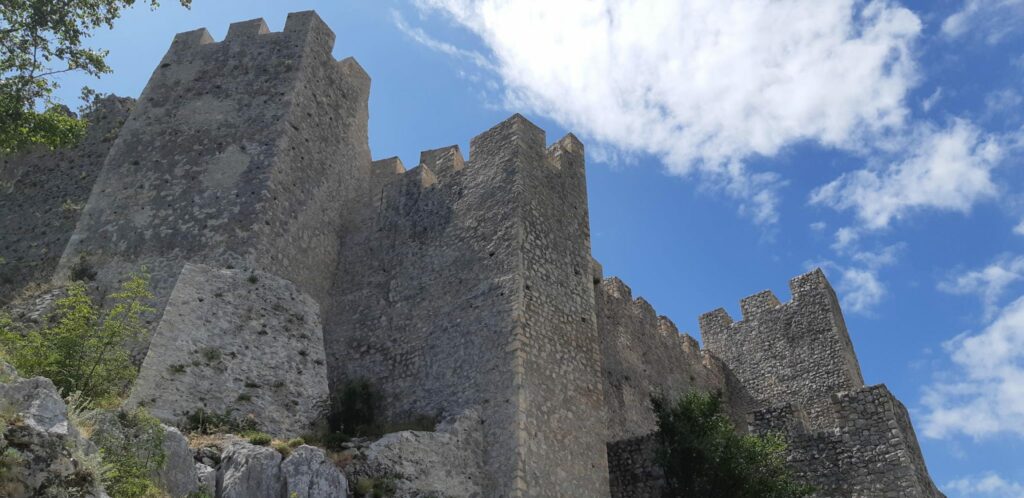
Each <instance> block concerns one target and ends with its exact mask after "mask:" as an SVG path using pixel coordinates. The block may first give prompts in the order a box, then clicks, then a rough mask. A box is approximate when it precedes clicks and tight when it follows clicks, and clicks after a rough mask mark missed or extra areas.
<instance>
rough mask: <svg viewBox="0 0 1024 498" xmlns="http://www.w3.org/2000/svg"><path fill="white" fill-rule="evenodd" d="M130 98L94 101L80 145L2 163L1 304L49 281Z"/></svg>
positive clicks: (129, 107) (122, 121) (124, 115)
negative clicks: (35, 285)
mask: <svg viewBox="0 0 1024 498" xmlns="http://www.w3.org/2000/svg"><path fill="white" fill-rule="evenodd" d="M134 105H135V100H134V99H129V98H121V97H113V96H110V97H104V98H101V99H97V101H96V102H95V103H94V104H93V106H92V110H91V111H88V112H86V113H85V114H84V115H83V117H84V118H85V119H86V120H88V123H89V125H88V128H87V130H86V134H85V137H84V138H83V139H82V142H81V143H79V144H78V145H77V146H75V147H71V148H68V149H61V150H49V149H43V150H38V151H33V152H28V153H24V154H19V155H16V156H10V157H3V158H0V257H2V258H3V259H4V262H3V263H0V305H3V304H6V303H7V302H9V301H11V300H12V299H14V298H15V297H17V295H18V294H19V293H20V292H21V291H22V290H23V289H25V288H26V287H28V286H30V285H32V284H44V283H47V282H49V281H50V279H51V278H52V277H53V273H54V271H55V270H56V269H57V263H58V262H59V261H60V257H61V254H63V252H64V247H65V246H67V243H68V239H69V238H70V237H71V232H73V231H74V229H75V224H76V223H77V222H78V218H79V215H80V214H81V212H82V208H83V207H84V206H85V204H86V201H88V200H89V193H90V192H91V191H92V186H93V183H94V182H95V181H96V177H97V176H99V174H100V170H101V169H102V168H103V160H104V159H105V158H106V157H107V152H109V151H110V147H111V145H113V143H114V140H115V139H116V138H117V132H118V130H120V129H121V126H122V125H123V124H124V121H125V119H127V118H128V113H129V112H130V111H131V109H132V107H133V106H134Z"/></svg>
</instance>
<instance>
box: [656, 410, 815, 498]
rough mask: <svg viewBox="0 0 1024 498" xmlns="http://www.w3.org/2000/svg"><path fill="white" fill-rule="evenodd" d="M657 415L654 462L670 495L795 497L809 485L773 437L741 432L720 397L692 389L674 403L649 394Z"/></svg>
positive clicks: (805, 492)
mask: <svg viewBox="0 0 1024 498" xmlns="http://www.w3.org/2000/svg"><path fill="white" fill-rule="evenodd" d="M652 403H653V405H654V412H655V415H656V416H657V419H658V432H657V435H658V441H659V443H660V444H659V448H658V454H657V458H658V463H659V464H660V465H661V467H662V468H663V469H664V471H665V477H666V481H667V484H668V489H669V495H670V496H701V497H707V498H760V497H769V498H796V497H804V496H808V495H810V494H811V493H813V491H814V490H813V488H811V487H810V486H807V485H805V484H802V483H799V482H797V481H796V480H795V478H794V476H793V474H792V472H791V471H790V470H789V468H788V467H787V466H786V443H785V441H784V440H783V439H782V438H781V437H779V436H777V435H770V436H766V437H757V436H745V435H740V434H738V433H737V432H736V429H735V427H734V426H733V424H732V422H731V421H730V420H729V419H728V418H727V417H726V416H725V415H724V414H723V413H722V405H721V397H720V395H717V394H714V395H709V394H703V393H696V392H691V393H689V394H687V395H686V396H684V397H682V398H680V399H679V400H678V401H677V402H676V403H675V404H669V403H668V402H667V401H665V400H664V399H658V398H656V399H653V400H652Z"/></svg>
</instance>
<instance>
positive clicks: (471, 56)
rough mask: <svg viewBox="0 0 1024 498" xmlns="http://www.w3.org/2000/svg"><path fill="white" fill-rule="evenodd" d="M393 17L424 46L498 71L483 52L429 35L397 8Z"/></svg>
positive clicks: (393, 19) (401, 29) (411, 36)
mask: <svg viewBox="0 0 1024 498" xmlns="http://www.w3.org/2000/svg"><path fill="white" fill-rule="evenodd" d="M391 19H392V21H394V23H395V26H396V27H398V29H399V30H400V31H401V32H403V33H405V34H406V35H407V36H408V37H409V38H412V40H413V41H415V42H416V43H419V44H420V45H423V46H424V47H427V48H429V49H431V50H434V51H437V52H440V53H442V54H447V55H450V56H452V57H455V58H458V59H463V60H466V61H469V62H471V63H473V64H474V65H476V66H477V67H480V68H481V69H486V70H488V71H497V67H495V66H494V64H492V63H491V61H489V60H487V58H486V57H484V56H483V55H482V54H481V53H479V52H476V51H473V50H465V49H462V48H459V47H456V46H455V45H452V44H451V43H446V42H443V41H440V40H437V39H435V38H434V37H432V36H430V35H428V34H427V32H426V31H423V30H422V29H420V28H417V27H414V26H410V25H409V23H408V22H406V21H405V18H404V17H402V13H401V12H399V11H397V10H392V11H391Z"/></svg>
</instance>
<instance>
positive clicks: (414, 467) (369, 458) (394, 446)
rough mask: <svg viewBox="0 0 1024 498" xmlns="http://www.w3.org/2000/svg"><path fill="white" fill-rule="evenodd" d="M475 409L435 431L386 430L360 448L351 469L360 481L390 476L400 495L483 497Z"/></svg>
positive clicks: (481, 454)
mask: <svg viewBox="0 0 1024 498" xmlns="http://www.w3.org/2000/svg"><path fill="white" fill-rule="evenodd" d="M480 427H481V424H480V416H479V413H478V412H477V411H476V410H472V409H470V410H467V411H466V412H463V414H462V415H460V416H458V417H453V418H451V419H449V420H446V421H444V422H442V423H441V424H439V425H438V427H437V431H436V432H426V431H401V432H395V433H392V434H386V435H384V436H383V437H381V438H380V439H378V440H377V441H374V442H373V443H370V444H369V446H368V447H364V448H361V449H359V450H358V454H357V458H356V460H355V461H354V462H353V464H352V465H351V466H350V468H346V473H348V474H349V475H350V476H351V479H352V480H353V481H354V482H355V481H358V480H359V479H364V478H365V479H374V480H388V481H390V482H392V483H393V484H394V488H395V496H396V497H409V498H411V497H419V496H433V497H478V496H483V495H482V486H483V484H484V483H483V479H484V474H483V470H482V469H481V467H480V463H481V462H482V461H483V434H482V431H481V428H480Z"/></svg>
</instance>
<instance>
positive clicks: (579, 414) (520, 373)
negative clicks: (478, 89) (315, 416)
mask: <svg viewBox="0 0 1024 498" xmlns="http://www.w3.org/2000/svg"><path fill="white" fill-rule="evenodd" d="M582 154H583V149H582V145H581V144H580V143H579V142H578V141H577V140H576V139H575V138H573V137H571V136H569V137H566V138H564V139H562V140H560V141H558V142H556V143H555V144H554V145H552V146H550V147H546V142H545V136H544V132H543V131H542V130H540V129H539V128H537V127H536V126H534V125H533V124H531V123H529V122H528V121H526V119H524V118H523V117H522V116H518V115H516V116H513V117H512V118H510V119H508V120H507V121H505V122H503V123H501V124H499V125H497V126H495V127H494V128H492V129H491V130H488V131H486V132H484V133H483V134H481V135H479V136H477V137H476V138H474V139H473V140H472V141H471V144H470V154H469V160H468V161H466V160H464V159H463V157H462V155H461V152H460V151H459V149H458V147H454V146H453V147H446V148H442V149H436V150H432V151H425V152H424V153H423V154H422V155H421V160H420V164H418V165H417V166H416V167H414V168H412V169H410V170H408V171H405V170H404V167H403V166H402V165H401V163H400V162H399V161H398V160H397V159H386V160H381V161H376V162H374V165H373V167H374V172H375V175H379V176H378V178H379V179H378V180H376V182H375V185H376V186H378V187H379V189H380V190H379V192H380V193H379V195H376V193H375V195H374V208H373V209H371V210H370V212H369V213H368V214H367V216H366V222H365V223H364V224H363V229H362V230H360V231H354V232H351V233H349V234H348V235H347V237H346V238H345V239H344V240H343V242H342V245H343V247H344V248H350V249H351V250H344V251H343V254H342V261H341V264H340V265H339V266H338V272H337V280H336V284H335V287H334V293H333V299H335V304H333V305H332V309H333V310H334V311H333V313H332V314H331V315H329V316H328V319H327V320H326V323H325V327H326V331H325V337H326V341H327V349H328V360H329V365H331V371H332V380H333V383H334V384H335V385H341V384H343V383H344V382H345V381H346V380H354V379H358V378H362V377H367V378H370V379H372V380H373V381H374V382H375V383H378V384H379V385H380V386H382V388H383V389H384V390H385V392H386V394H387V396H386V400H387V409H388V412H389V414H390V415H391V416H392V417H395V418H397V419H401V418H406V417H415V416H417V415H451V414H456V413H460V412H462V411H464V410H466V409H469V408H476V409H478V410H479V411H480V413H481V414H482V421H483V425H484V438H485V442H486V451H485V460H486V461H485V462H484V463H485V467H486V468H487V469H488V470H489V472H488V473H487V475H488V477H489V479H491V480H492V482H490V483H489V487H488V489H489V490H491V492H492V493H495V495H504V493H510V495H516V496H520V495H521V496H538V495H542V494H544V493H551V494H552V495H553V496H558V495H562V496H564V495H570V494H575V493H585V494H586V495H589V496H601V495H607V494H608V491H607V481H606V479H605V478H604V477H601V476H605V475H607V463H606V460H605V452H604V445H605V442H606V438H605V437H604V435H603V434H604V429H605V419H604V417H603V412H602V410H601V408H602V406H603V399H602V396H601V395H602V390H601V386H600V351H599V349H598V347H597V344H598V340H597V330H596V326H595V318H594V315H593V307H592V306H591V303H592V302H593V286H592V276H591V274H590V240H589V233H588V228H589V223H588V220H587V204H586V191H585V183H584V175H583V155H582ZM375 192H376V191H375ZM555 467H558V468H561V469H563V473H562V474H561V475H560V476H559V475H556V474H555V473H552V472H550V469H552V468H555Z"/></svg>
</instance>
